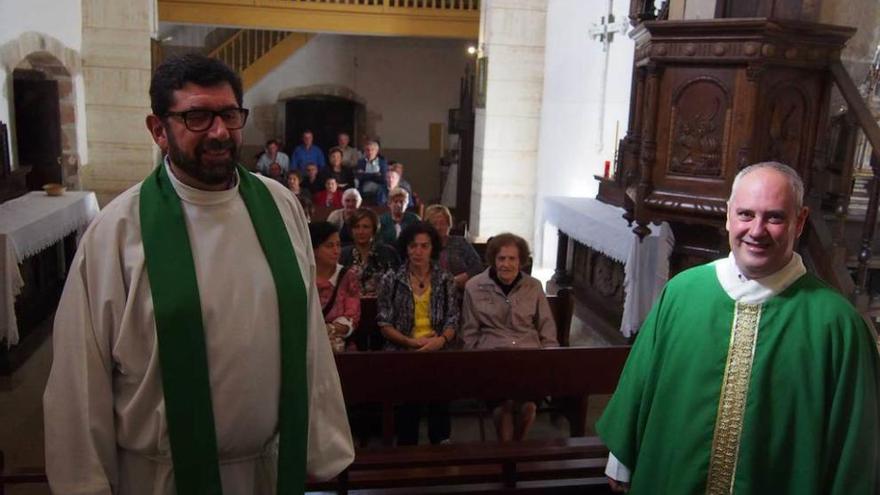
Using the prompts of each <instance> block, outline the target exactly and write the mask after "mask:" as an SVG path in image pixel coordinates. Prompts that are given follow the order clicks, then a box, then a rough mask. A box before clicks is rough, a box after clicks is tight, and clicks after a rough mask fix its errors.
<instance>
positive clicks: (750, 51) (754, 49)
mask: <svg viewBox="0 0 880 495" xmlns="http://www.w3.org/2000/svg"><path fill="white" fill-rule="evenodd" d="M758 50H759V48H758V44H757V43H746V45H745V47H744V48H743V52H744V53H745V54H746V55H748V56H750V57H754V56H755V55H757V54H758Z"/></svg>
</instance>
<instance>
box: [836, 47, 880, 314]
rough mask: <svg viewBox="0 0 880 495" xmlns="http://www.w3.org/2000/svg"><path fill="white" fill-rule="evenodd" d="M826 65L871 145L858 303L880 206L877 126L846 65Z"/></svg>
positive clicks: (864, 291)
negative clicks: (870, 173) (870, 174)
mask: <svg viewBox="0 0 880 495" xmlns="http://www.w3.org/2000/svg"><path fill="white" fill-rule="evenodd" d="M830 68H831V74H832V76H833V78H834V83H835V84H836V85H837V88H838V89H839V90H840V93H841V95H842V96H843V99H844V100H845V101H846V104H847V105H848V106H849V112H850V113H851V115H852V117H853V118H854V119H855V123H856V125H857V126H858V127H859V128H860V129H861V131H862V132H863V133H864V136H865V139H866V140H867V141H868V144H870V146H871V172H872V176H871V178H870V179H869V182H868V209H867V211H866V212H865V221H864V223H863V224H862V240H861V249H860V251H859V253H858V267H857V269H856V288H855V294H854V296H855V297H856V299H857V301H856V302H857V303H859V302H860V301H859V299H860V298H859V296H861V295H863V294H867V292H868V264H869V262H870V260H871V257H872V254H873V253H872V250H871V244H872V243H873V240H874V234H875V230H876V224H877V207H878V206H880V187H878V178H880V126H878V125H877V121H876V120H874V116H873V115H872V114H871V110H870V109H869V108H868V105H867V104H866V103H865V100H864V99H863V98H862V95H861V94H860V93H859V90H858V88H856V85H855V83H854V82H853V80H852V78H851V77H850V75H849V73H848V72H847V71H846V68H844V67H843V64H841V63H840V62H835V63H832V64H831V67H830ZM851 166H853V165H851ZM858 306H859V309H861V310H865V309H866V303H865V302H864V301H862V302H861V304H858Z"/></svg>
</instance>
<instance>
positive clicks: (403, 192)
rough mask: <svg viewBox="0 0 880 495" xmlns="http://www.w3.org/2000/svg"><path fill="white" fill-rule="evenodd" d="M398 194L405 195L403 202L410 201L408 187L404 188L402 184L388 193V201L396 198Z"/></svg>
mask: <svg viewBox="0 0 880 495" xmlns="http://www.w3.org/2000/svg"><path fill="white" fill-rule="evenodd" d="M398 196H403V198H404V201H403V202H404V203H409V191H407V190H406V189H404V188H402V187H400V186H397V187H395V188H394V189H392V190H391V192H390V193H388V201H389V202H391V200H392V199H394V198H396V197H398Z"/></svg>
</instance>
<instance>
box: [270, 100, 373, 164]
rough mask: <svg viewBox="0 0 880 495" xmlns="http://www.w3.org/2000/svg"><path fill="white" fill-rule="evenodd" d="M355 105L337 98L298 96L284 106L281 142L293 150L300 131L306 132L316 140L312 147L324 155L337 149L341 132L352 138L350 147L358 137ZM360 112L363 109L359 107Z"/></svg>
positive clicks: (352, 102) (299, 139) (300, 133)
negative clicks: (317, 147)
mask: <svg viewBox="0 0 880 495" xmlns="http://www.w3.org/2000/svg"><path fill="white" fill-rule="evenodd" d="M358 107H359V105H358V103H356V102H354V101H352V100H348V99H345V98H339V97H336V96H325V95H315V96H300V97H297V98H292V99H290V100H287V101H286V102H285V104H284V114H285V119H284V138H285V140H286V141H287V145H288V147H289V148H290V149H291V150H292V149H293V148H295V147H296V146H297V145H299V144H301V143H300V141H301V136H302V133H303V131H305V130H306V129H309V130H311V131H312V133H313V134H314V136H315V144H317V145H318V146H320V148H321V149H322V150H324V153H327V150H329V149H330V148H332V147H333V146H336V136H337V135H338V134H339V133H340V132H345V133H348V135H349V136H352V137H353V139H352V144H354V143H356V140H355V139H356V137H357V136H358V133H357V132H358V125H357V117H358ZM360 108H363V106H362V105H360Z"/></svg>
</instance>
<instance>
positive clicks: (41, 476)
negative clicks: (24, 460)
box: [0, 450, 48, 495]
mask: <svg viewBox="0 0 880 495" xmlns="http://www.w3.org/2000/svg"><path fill="white" fill-rule="evenodd" d="M24 483H28V484H30V483H42V484H45V483H48V481H47V480H46V473H45V472H44V471H43V468H39V467H34V468H24V469H17V470H14V471H9V472H7V471H6V457H5V455H4V454H3V451H2V450H0V495H6V485H17V484H24Z"/></svg>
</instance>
